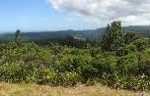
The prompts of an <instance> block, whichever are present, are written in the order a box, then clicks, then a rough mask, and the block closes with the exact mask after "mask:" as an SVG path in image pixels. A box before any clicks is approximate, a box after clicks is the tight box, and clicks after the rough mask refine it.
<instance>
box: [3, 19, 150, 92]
mask: <svg viewBox="0 0 150 96" xmlns="http://www.w3.org/2000/svg"><path fill="white" fill-rule="evenodd" d="M21 34H22V33H21V31H20V30H17V31H16V33H15V34H14V39H12V40H11V41H9V42H8V41H7V42H1V44H0V81H3V82H9V83H22V82H25V83H37V84H46V85H50V86H59V85H61V86H76V85H78V84H86V85H93V84H97V83H101V84H104V85H108V86H110V87H113V88H122V89H128V90H141V91H143V90H150V70H149V69H150V39H149V37H145V36H143V35H142V34H140V33H139V32H124V30H123V28H122V26H121V22H119V21H116V22H112V23H111V24H108V26H107V27H106V28H105V33H104V34H103V36H101V37H99V38H97V39H96V40H93V41H91V40H89V39H87V38H84V37H83V36H80V35H77V36H67V37H65V38H63V39H53V40H49V39H47V40H33V41H32V40H29V41H28V40H25V39H22V37H21ZM43 34H44V33H43Z"/></svg>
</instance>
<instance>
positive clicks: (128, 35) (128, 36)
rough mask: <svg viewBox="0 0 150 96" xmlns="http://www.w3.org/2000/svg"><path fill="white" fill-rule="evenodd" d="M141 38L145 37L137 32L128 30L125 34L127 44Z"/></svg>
mask: <svg viewBox="0 0 150 96" xmlns="http://www.w3.org/2000/svg"><path fill="white" fill-rule="evenodd" d="M139 38H143V36H142V35H141V34H139V33H137V32H127V33H126V34H125V35H124V41H125V44H130V43H132V42H134V41H135V40H137V39H139Z"/></svg>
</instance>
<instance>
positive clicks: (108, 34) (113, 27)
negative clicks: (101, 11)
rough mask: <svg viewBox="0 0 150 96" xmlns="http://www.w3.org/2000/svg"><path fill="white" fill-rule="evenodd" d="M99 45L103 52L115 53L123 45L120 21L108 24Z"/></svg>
mask: <svg viewBox="0 0 150 96" xmlns="http://www.w3.org/2000/svg"><path fill="white" fill-rule="evenodd" d="M101 43H102V49H103V50H105V51H115V50H118V49H119V47H122V46H123V45H124V40H123V30H122V27H121V22H120V21H115V22H112V23H111V24H110V25H109V24H108V26H107V27H106V31H105V34H104V36H103V38H102V42H101Z"/></svg>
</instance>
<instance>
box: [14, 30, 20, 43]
mask: <svg viewBox="0 0 150 96" xmlns="http://www.w3.org/2000/svg"><path fill="white" fill-rule="evenodd" d="M20 34H21V31H20V30H19V29H18V30H17V31H16V32H15V42H16V43H19V41H20Z"/></svg>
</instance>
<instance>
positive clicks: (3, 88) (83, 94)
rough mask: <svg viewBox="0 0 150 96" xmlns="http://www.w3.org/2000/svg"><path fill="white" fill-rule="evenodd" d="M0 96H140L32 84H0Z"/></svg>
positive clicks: (105, 89)
mask: <svg viewBox="0 0 150 96" xmlns="http://www.w3.org/2000/svg"><path fill="white" fill-rule="evenodd" d="M0 96H142V95H141V94H140V93H135V92H132V91H125V90H114V89H110V88H108V87H106V86H102V85H99V84H98V85H96V86H84V85H80V86H78V87H70V88H64V87H50V86H43V85H34V84H7V83H0Z"/></svg>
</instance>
